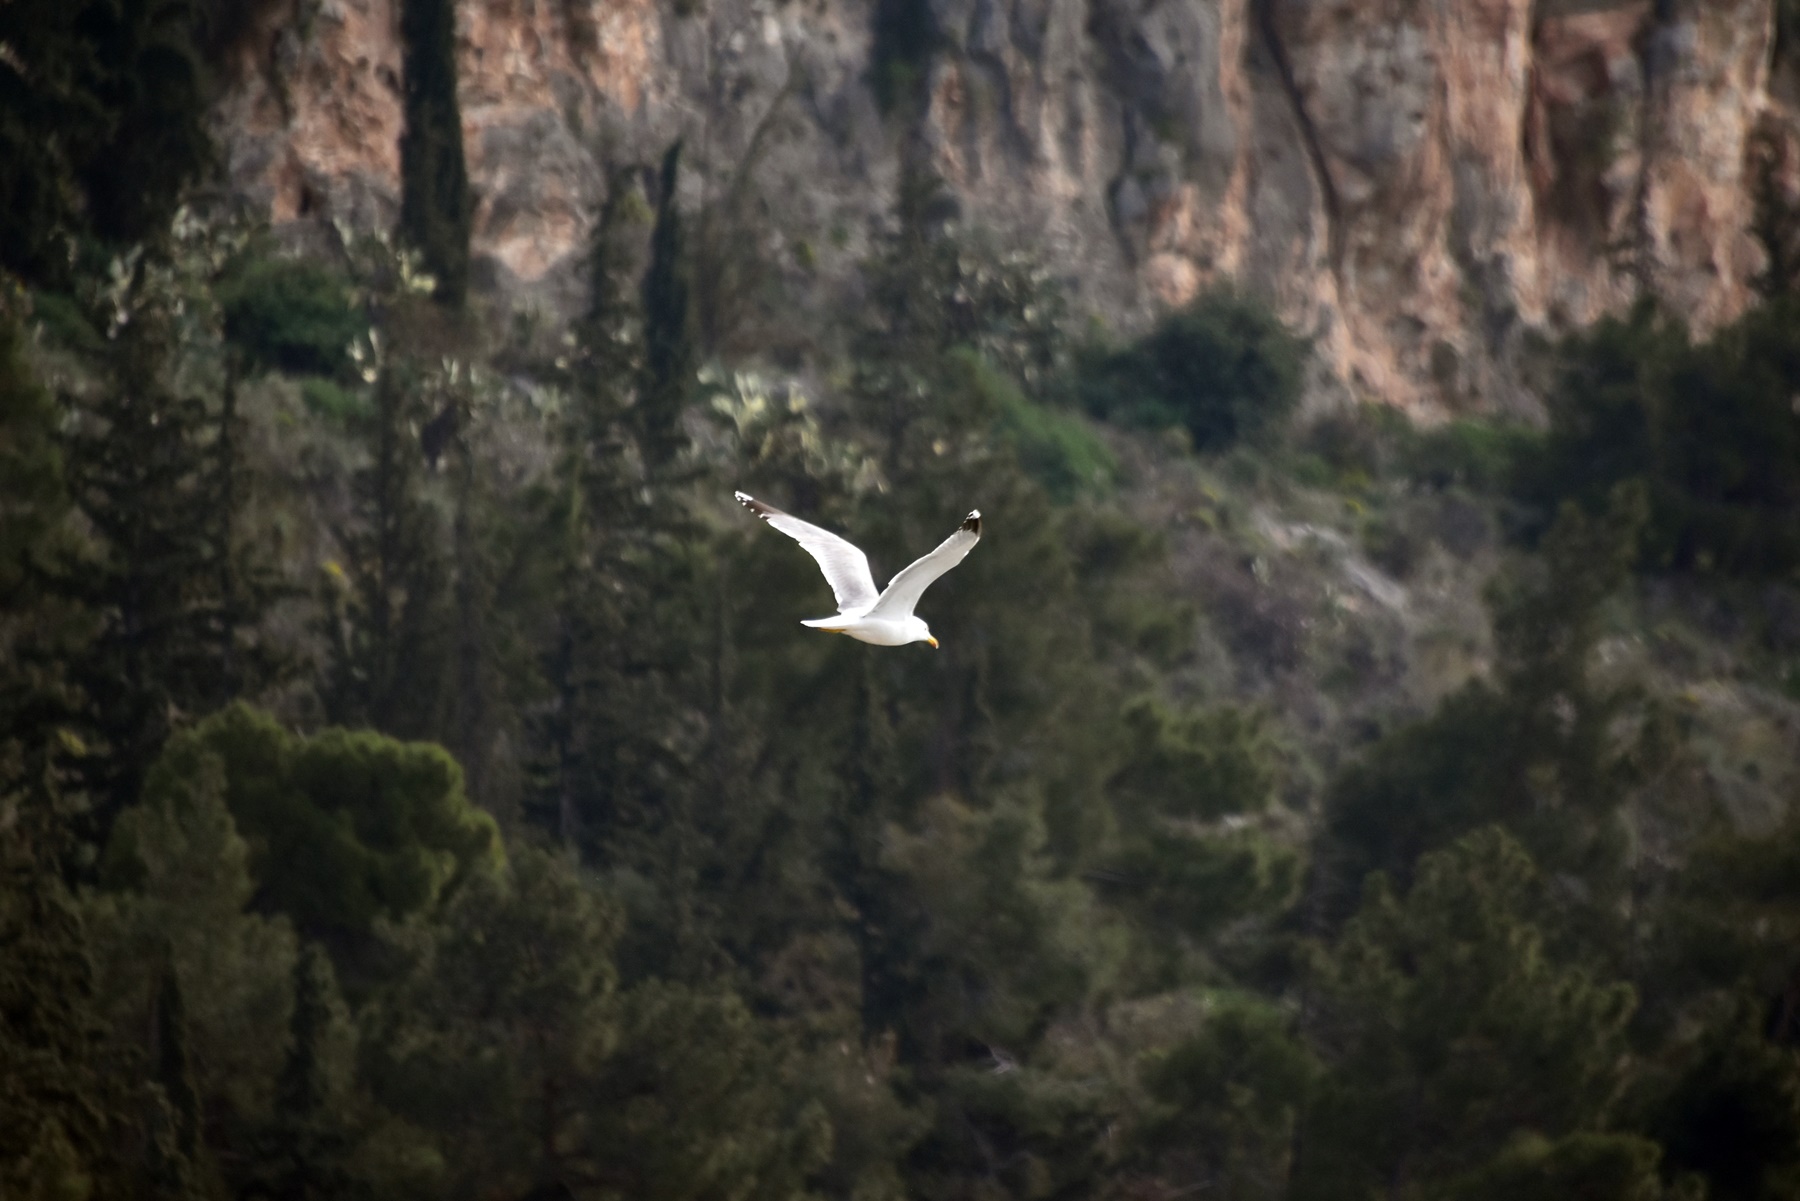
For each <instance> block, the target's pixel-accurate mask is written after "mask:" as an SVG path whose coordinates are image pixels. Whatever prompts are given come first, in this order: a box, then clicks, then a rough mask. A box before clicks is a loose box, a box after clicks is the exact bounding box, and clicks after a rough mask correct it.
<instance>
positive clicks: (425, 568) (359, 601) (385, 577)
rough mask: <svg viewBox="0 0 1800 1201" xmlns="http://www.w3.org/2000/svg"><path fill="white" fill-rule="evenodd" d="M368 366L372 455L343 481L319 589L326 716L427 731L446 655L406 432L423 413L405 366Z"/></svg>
mask: <svg viewBox="0 0 1800 1201" xmlns="http://www.w3.org/2000/svg"><path fill="white" fill-rule="evenodd" d="M373 369H374V370H377V371H378V372H379V375H378V376H377V378H376V381H375V393H374V412H373V413H372V414H371V416H370V418H369V423H368V426H367V427H366V428H365V436H366V437H367V439H368V441H369V452H370V461H369V463H368V465H367V466H365V467H363V468H362V469H360V470H359V471H358V472H357V473H356V475H355V477H354V478H353V480H352V482H351V489H352V510H351V514H350V520H349V521H347V522H344V523H341V524H339V525H338V526H337V527H336V528H335V529H334V530H333V534H334V535H335V538H336V541H337V544H338V547H339V551H340V556H341V557H340V558H339V560H337V570H336V571H330V570H329V569H328V572H329V579H328V580H327V582H326V585H325V586H326V588H327V595H326V611H327V617H326V622H327V624H326V634H327V637H328V639H329V642H328V646H329V648H330V649H329V651H328V663H327V668H326V678H325V688H324V698H323V699H324V701H325V712H326V715H327V717H328V718H329V719H330V720H331V721H332V722H334V723H336V724H339V725H346V726H355V725H370V726H373V727H374V728H375V729H377V730H381V731H383V732H384V733H388V734H393V735H395V736H397V737H411V738H418V737H430V736H433V735H435V734H436V733H437V732H438V731H439V730H440V729H441V728H442V726H443V714H444V710H445V707H446V700H447V693H448V689H449V686H450V680H449V670H450V654H449V647H448V646H447V645H446V643H447V635H448V633H449V631H448V630H447V629H446V626H447V620H446V615H445V607H446V604H447V602H448V600H449V597H448V596H447V595H446V593H447V592H448V591H449V579H448V576H449V570H448V567H447V565H446V563H445V560H444V552H443V547H442V534H441V532H440V530H439V523H438V518H437V515H436V513H435V512H434V511H433V509H432V508H431V507H430V506H429V505H428V504H427V503H426V502H425V499H424V497H423V495H422V481H423V476H424V462H423V458H422V455H421V454H420V450H419V446H418V444H417V441H416V440H415V439H414V437H413V436H412V429H413V428H414V427H415V426H417V425H421V424H423V422H424V421H425V419H426V416H427V415H426V413H425V406H424V404H423V402H422V398H421V390H420V389H419V388H417V387H416V386H415V383H414V380H413V379H412V377H411V373H410V372H409V370H408V369H407V368H406V367H405V366H404V365H401V364H396V363H390V362H386V361H384V362H382V363H381V364H380V365H379V366H378V367H376V368H373Z"/></svg>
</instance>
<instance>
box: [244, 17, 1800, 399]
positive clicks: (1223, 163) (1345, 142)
mask: <svg viewBox="0 0 1800 1201" xmlns="http://www.w3.org/2000/svg"><path fill="white" fill-rule="evenodd" d="M398 2H399V0H282V2H281V3H277V4H275V5H273V6H272V7H269V8H267V9H265V10H264V12H263V15H262V16H261V18H260V24H259V25H258V26H257V29H256V33H255V37H254V38H252V39H251V41H250V43H249V44H248V45H247V46H246V47H245V49H244V51H243V61H242V62H241V63H239V64H237V67H238V70H237V72H236V75H235V78H236V79H237V81H238V82H237V83H236V84H235V86H234V87H233V88H232V89H231V90H230V92H229V94H228V96H227V97H226V99H225V100H224V101H223V103H222V105H221V108H220V111H219V114H218V123H219V127H220V129H221V131H222V133H223V135H224V142H225V145H226V147H227V160H228V166H229V170H230V174H231V178H232V180H233V183H234V186H235V188H236V189H237V191H238V192H239V193H241V194H242V196H243V197H245V198H246V199H247V200H249V201H250V202H251V203H252V204H254V205H256V206H258V207H260V208H261V209H263V210H264V211H266V212H267V213H268V215H269V216H270V218H271V219H272V220H273V221H274V222H276V223H277V224H284V223H304V222H308V221H317V220H322V219H343V220H347V221H349V222H351V223H352V224H353V225H362V226H388V225H391V224H392V222H393V219H394V214H395V213H396V212H397V210H398V189H399V180H398V152H397V146H398V141H399V135H400V124H401V110H400V95H399V83H400V80H399V73H400V70H401V54H400V47H399V45H398V22H397V12H396V9H397V5H398ZM887 2H888V3H896V4H902V5H903V7H904V8H905V11H907V12H908V13H909V14H910V15H911V16H912V17H914V18H915V19H916V20H919V21H923V22H926V23H927V25H928V30H929V34H930V43H931V45H932V46H933V47H934V48H933V49H932V50H931V51H930V52H929V54H928V55H927V56H926V58H925V61H922V62H917V63H907V64H902V67H904V68H905V70H907V71H909V72H911V74H908V75H905V76H904V77H903V78H904V79H905V80H907V81H908V82H910V83H914V84H916V85H917V90H918V95H919V100H918V103H916V104H911V103H905V104H896V105H894V106H892V107H890V108H889V109H888V110H887V111H884V110H883V106H882V104H881V103H879V102H878V99H877V89H876V86H875V84H876V67H875V65H874V63H873V59H874V57H875V53H876V48H875V46H874V42H873V29H874V25H875V11H874V9H875V4H874V0H462V3H461V6H460V9H459V48H460V57H461V70H462V77H461V84H460V86H461V99H462V111H463V119H464V126H465V135H466V144H467V149H468V156H469V167H470V176H471V180H472V183H473V186H474V189H475V191H476V195H477V205H478V207H477V212H476V221H475V233H474V240H475V245H474V250H475V256H476V266H477V280H478V282H479V283H480V284H482V285H483V286H484V287H485V288H486V289H488V290H489V291H491V292H493V293H494V294H496V295H498V296H499V297H501V298H503V299H504V300H506V301H507V302H509V303H513V304H518V305H537V306H541V307H545V308H548V309H550V310H553V311H560V312H568V311H571V310H572V309H573V308H574V306H576V305H578V304H579V302H580V288H581V276H580V262H581V259H582V256H583V253H584V250H585V245H586V239H587V236H588V233H589V230H590V227H591V223H592V221H593V219H594V216H595V214H596V212H597V210H598V206H599V203H600V200H601V197H602V194H603V192H604V189H605V188H606V187H607V186H608V181H609V180H612V181H615V182H621V181H629V180H631V179H633V178H634V172H633V171H632V170H631V168H645V169H647V168H648V166H649V165H650V164H652V163H654V162H655V161H656V159H657V157H658V156H659V154H660V152H661V150H662V149H663V147H665V146H666V145H667V144H668V143H669V142H670V141H672V140H673V139H674V138H676V137H683V138H685V139H686V141H687V147H688V153H687V155H686V156H685V159H684V161H685V162H686V163H687V164H688V168H687V170H686V172H685V173H684V176H683V181H682V190H683V201H684V203H685V204H687V205H688V206H690V207H691V208H692V209H694V210H695V211H696V212H697V213H700V212H703V213H704V214H706V222H707V223H708V224H707V225H706V228H708V229H709V230H711V236H712V237H713V238H714V242H713V246H714V248H715V250H716V251H717V253H718V254H720V255H721V256H724V257H731V256H735V259H734V261H733V262H730V263H725V265H724V266H722V267H720V268H719V269H718V271H717V273H716V274H717V275H718V280H717V281H715V284H714V287H713V294H712V295H711V299H710V300H709V301H707V303H708V304H710V305H711V309H710V310H709V312H710V314H711V315H710V317H709V320H711V321H713V322H714V323H715V329H716V330H720V329H722V330H727V331H728V330H731V329H741V330H751V329H752V328H753V327H754V326H755V323H754V321H753V320H751V319H750V318H749V317H747V316H746V315H745V314H746V313H748V312H749V310H750V309H751V308H754V300H753V299H750V298H751V297H753V295H754V294H756V293H757V289H758V288H763V290H764V291H766V290H767V287H766V286H767V285H770V284H771V283H772V284H773V285H774V286H775V287H777V288H778V290H779V291H780V293H781V295H782V296H783V297H784V306H785V308H786V310H787V311H788V312H789V313H790V314H791V317H790V320H791V321H792V322H794V323H800V324H803V323H804V322H806V321H807V320H808V319H809V314H813V315H819V314H824V313H825V312H827V311H829V308H830V307H831V306H832V305H834V304H839V303H842V294H843V289H844V288H845V287H847V286H850V280H851V274H852V273H851V271H850V267H851V264H853V263H854V262H855V260H856V258H857V257H858V256H859V255H860V254H862V253H863V252H864V251H865V249H866V246H867V241H866V239H867V236H868V233H869V231H870V230H871V229H873V228H876V227H877V226H878V225H879V223H880V222H881V220H883V218H884V217H885V215H886V214H887V213H888V212H889V211H890V210H891V207H892V204H893V199H894V191H895V188H896V186H897V180H898V178H899V174H900V162H901V158H902V155H908V154H916V155H919V156H921V158H922V161H924V162H926V163H928V164H929V165H930V166H931V167H932V168H933V169H935V171H936V172H937V173H938V174H939V175H940V176H941V177H942V178H943V180H944V181H945V183H946V185H947V187H948V189H949V191H950V193H951V194H952V195H953V196H954V198H955V201H956V207H957V209H958V211H959V212H960V213H961V214H962V216H963V217H964V218H965V219H966V220H968V221H969V222H971V223H974V224H977V225H982V226H986V227H988V228H991V229H993V230H995V231H996V232H998V233H999V234H1000V235H1001V236H1002V237H1003V238H1004V239H1008V240H1011V241H1014V242H1017V243H1021V244H1027V245H1030V246H1033V247H1035V248H1036V249H1037V250H1038V252H1039V253H1041V254H1042V255H1043V257H1044V258H1045V259H1046V260H1048V261H1049V262H1051V263H1052V264H1054V265H1055V266H1056V268H1057V269H1058V270H1059V271H1060V272H1062V273H1064V274H1065V275H1066V277H1067V278H1068V280H1069V282H1070V283H1071V284H1073V285H1074V287H1075V289H1076V292H1077V295H1078V298H1079V302H1080V303H1081V304H1082V305H1084V306H1085V307H1087V308H1088V309H1089V310H1090V311H1093V312H1095V313H1097V314H1098V315H1100V316H1101V318H1102V319H1103V320H1104V321H1106V322H1107V323H1109V324H1111V325H1112V326H1114V327H1115V328H1120V329H1126V330H1129V329H1132V328H1136V327H1138V326H1139V325H1141V324H1142V323H1143V322H1145V321H1146V320H1148V319H1149V318H1150V317H1151V316H1152V315H1153V314H1154V313H1155V312H1156V311H1157V310H1158V309H1160V308H1162V307H1164V306H1169V305H1176V304H1180V303H1182V302H1183V301H1185V300H1186V299H1188V298H1189V297H1191V296H1192V295H1193V294H1194V293H1195V292H1196V291H1197V290H1198V289H1200V288H1202V287H1205V286H1207V285H1208V284H1210V283H1213V282H1215V281H1221V280H1231V281H1235V282H1237V283H1238V284H1239V285H1240V286H1243V287H1246V288H1248V289H1251V290H1253V291H1256V292H1259V293H1261V294H1263V295H1265V296H1266V297H1268V298H1269V299H1270V300H1271V301H1272V302H1273V303H1274V304H1275V305H1276V306H1277V308H1278V309H1279V310H1280V311H1281V312H1282V313H1283V314H1284V316H1286V317H1287V318H1288V319H1289V320H1290V321H1291V322H1293V323H1294V324H1295V325H1296V326H1297V327H1298V328H1300V329H1302V330H1303V331H1305V332H1307V333H1309V334H1310V335H1312V336H1313V337H1314V339H1315V341H1316V344H1317V346H1318V347H1319V349H1320V351H1321V357H1322V360H1323V362H1324V363H1325V365H1326V366H1327V368H1328V369H1329V373H1330V374H1331V375H1333V376H1334V377H1335V378H1336V379H1337V380H1338V381H1340V382H1341V383H1342V384H1343V385H1347V386H1348V387H1349V389H1350V390H1351V391H1353V392H1354V393H1355V394H1357V395H1360V396H1363V397H1365V398H1368V399H1373V400H1379V401H1385V402H1387V403H1392V404H1396V405H1400V406H1403V407H1405V408H1407V409H1409V410H1412V411H1415V412H1417V413H1419V414H1421V415H1431V414H1441V413H1444V412H1448V411H1457V410H1462V409H1467V408H1470V407H1489V408H1492V407H1517V406H1525V405H1529V404H1530V403H1531V399H1530V397H1529V395H1528V393H1527V391H1526V389H1525V387H1524V385H1523V383H1522V381H1521V379H1520V378H1519V372H1518V369H1517V363H1518V360H1519V354H1518V349H1519V346H1520V343H1521V339H1522V338H1524V337H1526V336H1528V335H1530V334H1533V333H1538V334H1552V335H1553V334H1555V333H1558V332H1560V331H1563V330H1566V329H1569V328H1572V327H1574V326H1576V325H1579V324H1582V323H1585V322H1588V321H1591V320H1592V319H1594V318H1595V317H1596V316H1598V315H1600V314H1602V313H1604V312H1608V311H1616V310H1618V309H1620V308H1622V307H1623V306H1625V305H1627V304H1629V303H1630V302H1631V301H1632V300H1633V299H1634V298H1635V297H1636V296H1638V295H1640V294H1642V292H1644V291H1645V290H1647V289H1648V290H1654V291H1655V292H1656V293H1657V294H1659V295H1661V296H1663V297H1665V298H1666V299H1667V300H1669V302H1670V303H1671V304H1672V305H1674V306H1675V307H1676V308H1677V309H1679V311H1681V312H1683V313H1686V314H1688V315H1689V316H1690V317H1691V318H1692V319H1693V320H1694V321H1696V322H1697V323H1698V324H1700V325H1701V326H1706V325H1709V324H1713V323H1717V322H1720V321H1724V320H1727V319H1729V318H1730V317H1732V316H1733V315H1735V314H1736V313H1737V312H1739V311H1741V310H1742V308H1743V307H1744V306H1745V305H1746V304H1747V303H1749V301H1750V299H1751V295H1752V293H1751V286H1750V285H1751V281H1752V280H1753V279H1754V277H1755V276H1756V274H1757V272H1758V271H1759V270H1760V269H1761V255H1760V250H1759V248H1758V245H1757V243H1756V241H1755V240H1754V238H1753V237H1752V236H1751V235H1750V232H1749V226H1750V222H1751V218H1752V210H1753V187H1752V174H1753V172H1752V162H1753V159H1754V158H1755V155H1756V154H1757V153H1758V151H1757V150H1756V147H1757V146H1758V145H1765V146H1767V145H1777V146H1778V148H1779V147H1785V148H1786V149H1785V150H1782V151H1780V153H1783V154H1785V155H1786V157H1785V158H1783V159H1782V161H1783V162H1784V163H1787V164H1788V166H1787V167H1786V168H1784V169H1785V170H1787V172H1788V174H1789V175H1792V174H1793V173H1794V168H1793V166H1792V164H1793V163H1794V162H1795V161H1797V158H1796V155H1795V154H1794V149H1795V147H1796V142H1795V139H1794V137H1793V134H1792V131H1793V129H1794V128H1795V125H1796V122H1795V120H1794V111H1793V103H1792V99H1791V97H1787V96H1786V93H1785V92H1783V89H1782V87H1781V86H1778V85H1777V84H1774V83H1772V82H1771V78H1770V60H1771V57H1772V43H1773V38H1774V29H1773V25H1774V15H1773V6H1772V5H1770V4H1769V3H1767V2H1766V0H1535V2H1534V0H887ZM908 5H909V7H907V6H908ZM897 78H899V77H897ZM1759 139H1760V140H1759ZM621 168H624V170H621ZM635 177H637V178H647V175H646V174H643V173H639V174H638V175H637V176H635ZM737 260H741V261H737ZM722 261H723V260H722ZM758 281H760V282H758ZM754 333H755V336H751V335H750V334H745V335H744V336H743V338H742V339H740V341H743V343H744V345H746V346H755V345H759V344H760V343H759V342H758V341H757V339H758V338H761V337H763V336H767V337H770V338H775V339H776V340H779V338H780V337H781V336H790V337H791V336H793V333H792V331H791V330H790V331H789V332H788V334H786V335H778V334H773V333H769V332H768V331H767V329H766V328H765V327H755V330H754ZM746 339H747V340H746ZM727 341H729V338H727Z"/></svg>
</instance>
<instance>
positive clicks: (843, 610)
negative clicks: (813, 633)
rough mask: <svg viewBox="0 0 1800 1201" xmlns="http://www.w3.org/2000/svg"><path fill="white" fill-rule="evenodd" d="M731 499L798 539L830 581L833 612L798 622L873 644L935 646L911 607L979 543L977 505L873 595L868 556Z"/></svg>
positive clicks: (743, 497) (750, 501) (769, 509)
mask: <svg viewBox="0 0 1800 1201" xmlns="http://www.w3.org/2000/svg"><path fill="white" fill-rule="evenodd" d="M737 499H738V503H739V504H741V505H743V506H744V507H745V508H746V509H749V510H750V511H751V512H752V513H754V514H756V515H757V516H758V517H760V518H762V519H763V520H764V521H766V522H768V523H769V524H770V525H772V526H774V527H775V528H776V529H778V530H780V531H781V532H782V533H784V534H786V535H787V536H788V537H790V538H792V539H793V540H794V541H796V542H798V543H799V544H800V546H801V548H802V549H804V550H805V551H806V553H807V554H809V555H811V556H812V557H813V558H814V559H815V560H816V561H817V562H818V564H819V570H820V571H822V572H824V573H825V582H826V583H828V584H830V585H831V591H832V594H833V595H835V596H836V597H837V602H838V612H837V615H836V616H834V617H815V618H813V619H811V620H810V621H803V622H801V623H800V624H801V625H803V626H810V627H812V628H813V629H815V630H829V631H831V632H832V633H834V634H847V635H849V636H850V637H851V638H854V639H856V640H857V641H859V642H867V643H869V644H871V645H873V646H905V645H906V644H907V643H909V642H928V643H930V644H931V645H932V646H934V647H935V646H937V644H938V642H937V639H936V638H933V637H932V636H931V628H930V627H929V626H927V625H926V624H925V623H924V622H923V621H921V620H919V619H918V618H917V617H914V616H913V607H914V606H915V605H917V604H918V603H919V597H920V596H922V595H923V594H924V592H925V589H926V588H928V587H930V586H931V584H932V582H933V581H934V580H936V579H937V578H938V577H939V576H941V575H943V574H944V573H945V572H946V571H949V570H950V569H951V568H952V567H955V566H956V565H957V564H958V563H961V562H962V561H963V559H964V557H966V556H967V555H968V553H969V552H970V551H971V550H973V549H974V548H975V544H976V543H977V542H979V541H981V511H980V510H979V509H977V510H973V511H971V512H970V513H969V515H968V516H967V517H966V518H964V519H963V523H962V524H961V525H960V526H958V527H957V529H956V532H955V533H953V534H951V535H950V536H949V537H948V538H946V539H944V541H943V543H942V544H941V545H939V546H938V548H937V549H936V550H934V551H932V552H931V553H930V554H928V555H926V556H924V557H923V558H920V559H917V560H915V561H914V562H913V563H912V564H911V565H910V566H908V567H907V568H905V569H904V570H903V571H901V572H900V573H899V574H898V575H896V576H895V577H894V578H893V579H891V580H889V581H888V586H887V587H886V588H884V589H883V590H882V591H881V592H879V593H877V592H876V591H875V578H874V577H873V576H872V575H870V574H869V559H868V556H867V555H865V554H863V553H862V551H860V550H858V549H857V548H856V547H855V546H854V545H853V544H851V543H849V542H846V541H845V540H844V539H842V538H840V537H838V536H837V535H836V534H833V533H831V532H830V531H829V530H823V529H820V528H819V527H818V526H816V525H813V524H811V523H809V522H805V521H801V520H800V519H799V518H798V517H795V516H793V515H792V514H789V513H783V512H782V511H781V510H780V509H777V508H775V507H774V506H773V505H766V504H764V503H763V502H762V501H760V500H757V499H756V498H755V497H753V496H750V495H748V494H746V493H743V492H739V493H737Z"/></svg>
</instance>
